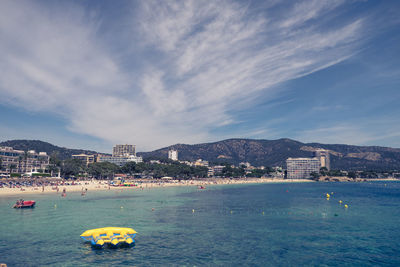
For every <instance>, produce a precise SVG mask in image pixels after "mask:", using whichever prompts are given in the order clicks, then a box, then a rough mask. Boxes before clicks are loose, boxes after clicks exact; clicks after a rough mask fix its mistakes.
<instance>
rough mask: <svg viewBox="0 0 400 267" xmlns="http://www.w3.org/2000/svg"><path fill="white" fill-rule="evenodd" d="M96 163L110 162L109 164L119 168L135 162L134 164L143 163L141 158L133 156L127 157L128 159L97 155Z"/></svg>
mask: <svg viewBox="0 0 400 267" xmlns="http://www.w3.org/2000/svg"><path fill="white" fill-rule="evenodd" d="M97 162H110V163H114V164H116V165H118V166H120V167H121V166H124V165H125V164H126V163H128V162H135V163H140V162H143V158H142V157H137V156H133V155H131V156H128V157H114V156H106V155H99V156H98V157H97Z"/></svg>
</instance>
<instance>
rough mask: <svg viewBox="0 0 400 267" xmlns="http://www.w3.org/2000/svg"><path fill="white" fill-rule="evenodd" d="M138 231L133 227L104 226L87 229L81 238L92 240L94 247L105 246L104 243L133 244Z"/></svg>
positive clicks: (113, 244) (115, 244)
mask: <svg viewBox="0 0 400 267" xmlns="http://www.w3.org/2000/svg"><path fill="white" fill-rule="evenodd" d="M135 236H136V231H135V230H133V229H132V228H122V227H104V228H97V229H91V230H87V231H85V232H84V233H83V234H81V238H82V239H83V240H85V241H86V242H90V243H91V244H92V246H94V247H103V246H104V244H108V245H110V246H114V247H116V246H118V245H119V244H120V245H133V244H134V243H135V240H134V239H133V238H134V237H135Z"/></svg>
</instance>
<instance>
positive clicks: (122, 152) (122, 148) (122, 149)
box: [112, 145, 136, 157]
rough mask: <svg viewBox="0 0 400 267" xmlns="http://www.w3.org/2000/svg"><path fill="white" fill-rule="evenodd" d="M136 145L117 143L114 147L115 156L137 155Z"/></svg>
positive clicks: (113, 154)
mask: <svg viewBox="0 0 400 267" xmlns="http://www.w3.org/2000/svg"><path fill="white" fill-rule="evenodd" d="M135 149H136V147H135V146H134V145H115V146H114V147H113V153H112V156H113V157H129V156H136V151H135Z"/></svg>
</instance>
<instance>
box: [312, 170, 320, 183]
mask: <svg viewBox="0 0 400 267" xmlns="http://www.w3.org/2000/svg"><path fill="white" fill-rule="evenodd" d="M310 176H311V179H313V180H314V181H317V180H318V179H319V174H318V173H317V172H312V173H310Z"/></svg>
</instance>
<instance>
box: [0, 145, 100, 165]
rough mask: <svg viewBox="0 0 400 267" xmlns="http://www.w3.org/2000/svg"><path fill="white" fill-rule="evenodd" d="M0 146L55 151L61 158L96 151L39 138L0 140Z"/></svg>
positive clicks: (25, 149) (50, 152)
mask: <svg viewBox="0 0 400 267" xmlns="http://www.w3.org/2000/svg"><path fill="white" fill-rule="evenodd" d="M0 146H9V147H12V148H14V149H17V150H24V151H27V150H35V151H36V152H46V153H47V155H51V154H53V153H57V157H58V158H59V159H61V160H64V159H67V158H71V156H72V155H75V154H82V153H84V154H96V153H97V152H96V151H91V150H83V149H70V148H65V147H59V146H55V145H52V144H50V143H47V142H43V141H40V140H9V141H5V142H1V143H0Z"/></svg>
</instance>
